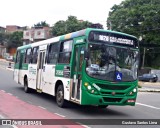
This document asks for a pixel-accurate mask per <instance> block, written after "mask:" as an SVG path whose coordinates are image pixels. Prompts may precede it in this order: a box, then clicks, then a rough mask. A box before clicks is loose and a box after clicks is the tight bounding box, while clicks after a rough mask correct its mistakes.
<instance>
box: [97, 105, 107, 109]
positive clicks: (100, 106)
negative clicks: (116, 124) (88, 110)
mask: <svg viewBox="0 0 160 128" xmlns="http://www.w3.org/2000/svg"><path fill="white" fill-rule="evenodd" d="M107 107H108V105H98V108H100V109H105V108H107Z"/></svg>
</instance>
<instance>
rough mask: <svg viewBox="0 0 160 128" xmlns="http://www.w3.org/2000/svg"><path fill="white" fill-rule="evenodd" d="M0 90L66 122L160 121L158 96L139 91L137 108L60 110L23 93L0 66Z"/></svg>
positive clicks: (52, 101) (50, 100) (42, 96)
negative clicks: (73, 120) (62, 118)
mask: <svg viewBox="0 0 160 128" xmlns="http://www.w3.org/2000/svg"><path fill="white" fill-rule="evenodd" d="M0 90H4V91H5V92H6V93H10V94H12V95H13V96H16V97H18V98H19V99H21V100H23V101H25V102H27V103H29V104H32V105H35V106H37V107H38V106H41V107H43V108H45V109H46V111H49V112H51V113H58V114H60V115H62V116H64V117H65V118H67V119H160V93H150V92H139V93H138V98H137V103H136V106H134V107H132V106H109V107H108V108H106V109H98V108H97V107H93V106H79V105H75V104H73V103H68V107H67V108H59V107H58V106H57V104H56V101H55V98H54V97H53V96H50V95H46V94H39V93H36V92H34V91H33V92H32V93H29V94H27V93H24V91H23V87H22V86H21V85H18V84H17V83H15V82H14V81H13V72H12V71H9V70H6V69H4V66H2V67H0ZM88 127H92V128H101V127H107V128H109V127H111V128H116V127H119V128H121V127H122V128H125V127H126V128H127V127H128V126H127V125H120V126H117V125H107V126H105V125H99V126H97V125H89V126H88ZM129 127H136V128H143V127H145V128H146V127H148V128H152V127H154V128H155V127H157V128H158V127H159V126H157V125H129Z"/></svg>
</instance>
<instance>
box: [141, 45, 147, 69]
mask: <svg viewBox="0 0 160 128" xmlns="http://www.w3.org/2000/svg"><path fill="white" fill-rule="evenodd" d="M145 54H146V48H145V47H144V49H143V61H142V67H143V68H144V61H145Z"/></svg>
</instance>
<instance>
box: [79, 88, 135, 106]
mask: <svg viewBox="0 0 160 128" xmlns="http://www.w3.org/2000/svg"><path fill="white" fill-rule="evenodd" d="M136 97H137V93H135V94H134V95H124V96H118V95H108V96H104V95H94V94H91V93H89V92H88V91H82V102H81V104H82V105H119V106H124V105H130V106H135V102H136Z"/></svg>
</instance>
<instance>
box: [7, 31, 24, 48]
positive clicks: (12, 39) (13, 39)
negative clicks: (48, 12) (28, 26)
mask: <svg viewBox="0 0 160 128" xmlns="http://www.w3.org/2000/svg"><path fill="white" fill-rule="evenodd" d="M22 38H23V32H18V31H17V32H13V33H12V34H10V35H8V48H13V47H14V48H17V47H19V46H21V45H23V41H22Z"/></svg>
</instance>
